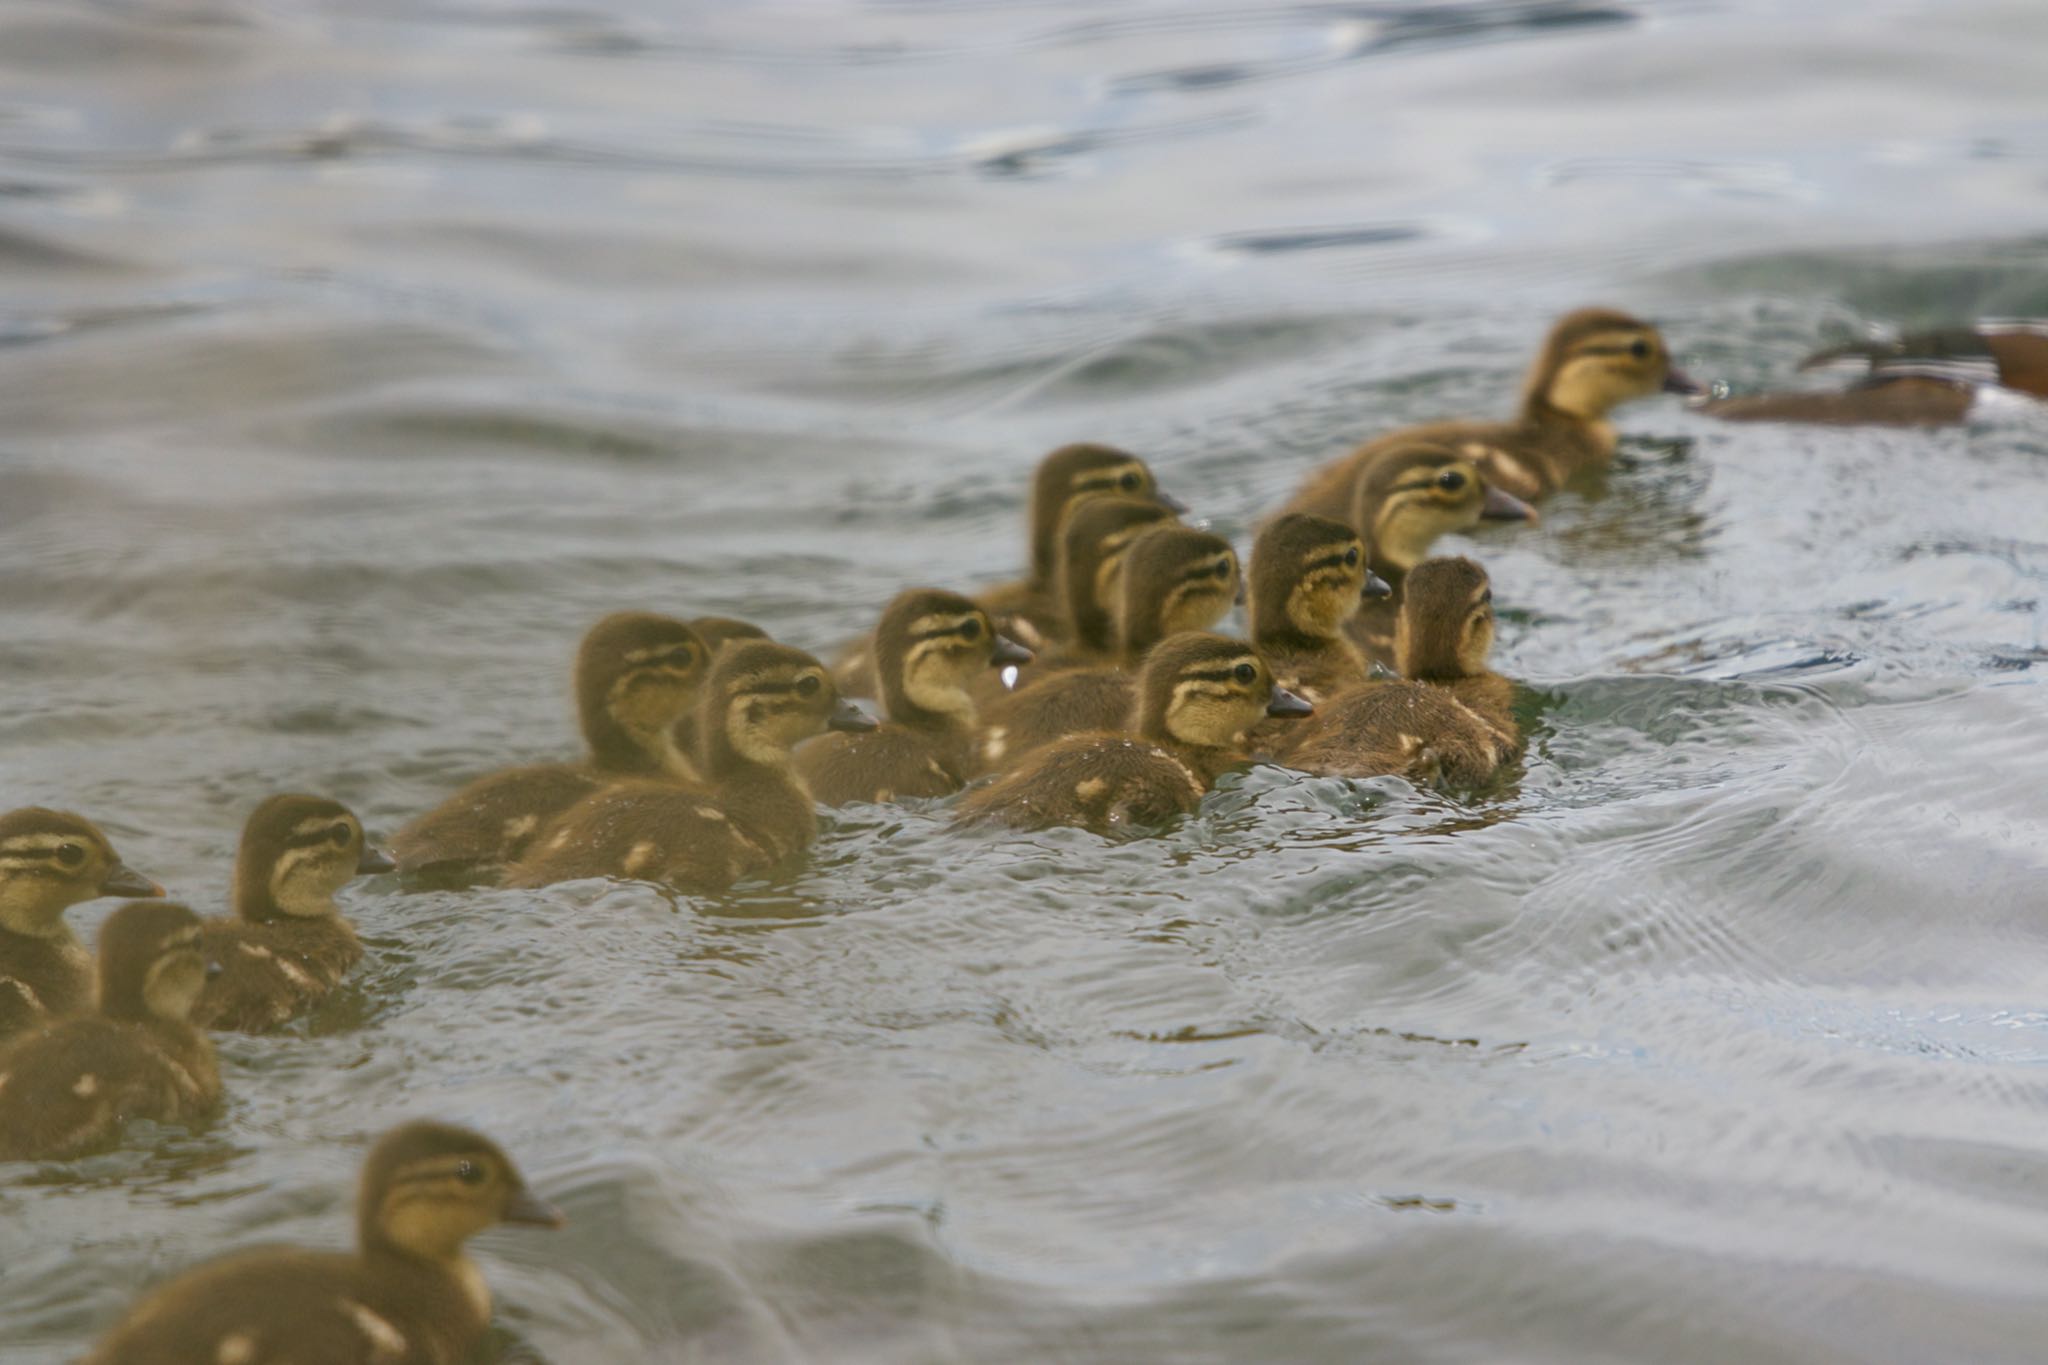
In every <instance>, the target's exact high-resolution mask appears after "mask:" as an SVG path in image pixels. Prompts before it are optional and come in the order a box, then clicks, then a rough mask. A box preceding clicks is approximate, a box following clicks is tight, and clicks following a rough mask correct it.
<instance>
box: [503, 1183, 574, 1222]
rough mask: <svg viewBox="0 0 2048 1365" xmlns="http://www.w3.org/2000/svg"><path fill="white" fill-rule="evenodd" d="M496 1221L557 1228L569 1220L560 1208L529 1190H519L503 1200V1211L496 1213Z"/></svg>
mask: <svg viewBox="0 0 2048 1365" xmlns="http://www.w3.org/2000/svg"><path fill="white" fill-rule="evenodd" d="M498 1221H499V1222H501V1223H523V1224H525V1225H526V1226H527V1227H531V1228H558V1227H562V1226H564V1225H565V1224H567V1223H568V1221H569V1220H568V1219H566V1218H564V1217H563V1216H562V1211H561V1210H560V1209H558V1208H556V1207H555V1206H554V1205H553V1204H550V1203H549V1202H548V1201H547V1200H545V1199H541V1198H539V1197H538V1196H536V1195H535V1194H534V1193H533V1192H532V1191H531V1190H520V1191H519V1192H518V1193H516V1194H514V1195H513V1196H512V1197H511V1198H510V1199H508V1200H506V1201H505V1211H504V1212H503V1213H501V1214H499V1215H498Z"/></svg>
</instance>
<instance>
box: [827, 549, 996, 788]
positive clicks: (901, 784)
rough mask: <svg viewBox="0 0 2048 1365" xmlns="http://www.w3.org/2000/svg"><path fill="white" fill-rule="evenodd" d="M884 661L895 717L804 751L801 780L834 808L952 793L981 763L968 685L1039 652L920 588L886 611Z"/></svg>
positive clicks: (880, 649)
mask: <svg viewBox="0 0 2048 1365" xmlns="http://www.w3.org/2000/svg"><path fill="white" fill-rule="evenodd" d="M875 655H876V660H875V663H876V669H877V671H878V673H879V674H880V676H881V679H882V700H883V705H884V707H885V709H886V710H887V711H888V714H889V719H888V720H887V721H885V722H884V723H883V724H882V725H881V726H880V727H879V728H877V729H874V730H870V731H868V732H866V733H862V734H847V733H839V734H828V735H821V736H819V737H818V738H817V739H814V740H811V741H809V742H808V743H806V744H805V745H804V746H803V747H802V748H800V749H798V750H797V751H796V771H797V774H798V776H799V777H801V778H802V779H803V782H804V785H805V786H807V787H809V788H810V791H811V795H812V796H813V797H814V798H815V799H817V800H819V801H822V802H824V803H825V804H826V805H828V806H843V805H845V804H847V803H848V802H850V801H893V800H896V799H897V798H899V797H921V796H951V795H952V794H953V793H954V792H956V791H959V790H960V788H961V787H963V786H965V785H966V783H967V777H968V774H969V772H970V770H971V763H972V760H973V750H974V729H975V721H974V698H973V695H972V694H971V692H970V691H969V684H971V683H972V682H973V681H974V680H975V679H976V678H978V677H980V676H982V675H985V674H986V673H987V672H988V671H989V669H990V668H992V667H993V668H1002V667H1005V666H1007V665H1010V664H1024V663H1029V662H1030V660H1031V651H1030V650H1028V649H1025V648H1024V647H1023V646H1021V645H1019V644H1017V643H1016V642H1015V641H1012V640H1008V639H1005V638H1004V637H1003V636H1001V635H998V634H996V628H995V624H994V623H993V622H992V621H990V620H989V616H988V613H987V612H985V611H983V610H982V609H981V608H980V607H977V606H976V605H974V603H973V602H971V601H969V600H968V599H967V598H965V597H962V596H961V595H960V594H959V593H955V592H943V591H940V590H939V589H937V588H912V589H911V590H909V591H908V592H903V593H899V594H897V597H896V600H895V601H893V602H891V603H890V604H889V609H888V610H887V611H885V612H883V613H882V623H881V625H879V626H878V627H876V629H875Z"/></svg>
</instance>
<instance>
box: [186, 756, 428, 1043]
mask: <svg viewBox="0 0 2048 1365" xmlns="http://www.w3.org/2000/svg"><path fill="white" fill-rule="evenodd" d="M396 866H397V864H396V863H394V862H392V861H391V859H390V858H389V857H388V856H386V855H385V854H384V853H383V852H382V851H381V850H379V849H376V848H373V847H371V846H370V844H369V842H368V841H367V840H365V839H364V837H363V827H362V824H361V822H359V821H358V820H357V819H356V817H355V816H354V815H353V814H351V813H350V811H349V809H348V808H347V807H346V806H343V805H341V804H340V803H339V802H336V801H329V800H327V799H326V798H324V797H319V796H273V797H271V798H270V799H269V800H267V801H265V802H264V803H263V804H262V805H260V806H258V807H257V808H256V809H255V810H254V811H253V812H251V814H250V816H249V820H248V823H247V824H246V825H244V826H243V827H242V847H241V850H240V852H239V853H238V854H237V856H236V859H235V891H234V911H235V914H234V917H233V918H232V919H210V920H208V921H206V928H205V933H204V936H203V938H202V942H203V943H204V946H205V948H206V952H207V955H208V956H209V957H210V958H211V959H212V960H213V961H214V962H216V963H218V964H219V966H220V971H219V972H218V973H217V974H216V975H215V976H214V977H213V978H212V979H211V980H209V981H208V982H207V983H206V989H205V991H204V992H202V993H201V994H200V997H199V1004H198V1006H197V1008H195V1009H194V1010H193V1012H192V1019H193V1022H194V1023H196V1024H198V1025H199V1026H200V1027H201V1028H215V1029H234V1030H240V1031H242V1032H251V1033H253V1032H260V1031H262V1030H264V1029H272V1028H276V1027H277V1026H278V1025H280V1024H282V1023H284V1022H285V1021H287V1020H289V1019H291V1018H292V1017H293V1016H294V1015H298V1014H302V1013H304V1012H305V1011H307V1010H309V1009H311V1008H312V1007H313V1006H315V1005H317V1004H319V1002H320V1001H321V1000H323V999H325V998H326V997H327V995H328V994H329V993H330V992H332V991H333V990H334V988H335V987H336V986H338V985H340V984H341V979H342V977H343V976H345V975H346V974H347V972H348V970H349V968H351V967H353V966H355V965H356V963H357V962H358V961H359V960H360V959H361V958H362V955H363V947H362V944H361V943H359V942H358V941H357V940H356V933H355V929H354V927H353V926H351V925H350V924H349V922H348V921H347V920H346V919H344V918H342V914H341V911H340V909H339V908H337V907H336V906H335V904H334V894H335V892H337V891H339V890H341V888H342V887H343V886H345V885H346V884H347V883H348V882H350V881H351V880H353V879H354V878H356V877H360V876H366V875H368V874H370V873H373V872H389V871H391V870H393V869H394V868H395V867H396Z"/></svg>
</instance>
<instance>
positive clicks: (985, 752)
mask: <svg viewBox="0 0 2048 1365" xmlns="http://www.w3.org/2000/svg"><path fill="white" fill-rule="evenodd" d="M1239 581H1240V579H1239V573H1238V566H1237V553H1236V552H1235V551H1234V550H1232V549H1231V548H1230V542H1229V541H1227V540H1225V539H1224V538H1223V537H1221V536H1219V535H1213V534H1211V533H1210V532H1208V531H1197V530H1195V529H1194V528H1193V527H1189V526H1153V527H1149V528H1147V529H1146V530H1145V531H1143V532H1142V533H1141V534H1140V535H1139V536H1138V538H1137V539H1136V540H1134V541H1133V542H1131V545H1130V547H1129V549H1127V550H1126V551H1125V552H1124V555H1123V563H1122V569H1121V571H1120V573H1119V575H1118V581H1117V583H1116V585H1115V591H1116V594H1117V599H1116V600H1117V606H1116V623H1117V643H1118V648H1117V653H1116V655H1115V656H1114V657H1113V659H1112V661H1111V662H1109V663H1107V664H1103V665H1099V666H1095V667H1074V668H1068V669H1065V670H1059V671H1054V672H1052V673H1050V674H1048V675H1047V676H1044V677H1041V678H1038V679H1037V680H1036V681H1034V682H1033V683H1031V685H1030V686H1028V687H1020V688H1019V689H1018V690H1017V691H1016V692H1014V693H1012V694H1010V695H1009V696H1007V697H1003V698H1001V699H1000V700H998V701H996V702H994V703H992V704H990V705H989V706H988V707H987V720H986V721H985V722H984V724H983V726H982V734H981V742H980V746H979V755H978V756H979V758H980V761H981V765H982V768H983V770H984V771H987V770H992V769H998V768H1008V767H1014V766H1016V765H1017V764H1018V763H1019V762H1021V761H1023V760H1024V759H1025V758H1026V757H1027V756H1028V755H1030V754H1032V753H1033V752H1035V751H1036V750H1038V749H1039V748H1041V747H1042V746H1044V745H1047V744H1050V743H1052V742H1053V741H1054V740H1056V739H1059V738H1061V737H1062V736H1065V735H1072V734H1080V733H1083V732H1087V731H1093V730H1120V729H1122V728H1123V727H1124V726H1125V725H1126V724H1128V723H1129V720H1130V717H1131V711H1132V708H1133V706H1135V705H1136V703H1137V695H1138V690H1137V673H1136V670H1137V668H1138V666H1139V665H1140V664H1141V663H1142V662H1143V661H1144V659H1145V656H1146V654H1147V652H1148V651H1150V650H1151V649H1152V647H1153V646H1154V645H1156V644H1158V643H1159V641H1161V640H1163V639H1165V638H1167V637H1168V636H1170V635H1176V634H1179V633H1181V632H1182V631H1191V630H1207V629H1208V628H1209V627H1211V626H1213V625H1215V624H1216V623H1217V622H1218V621H1220V620H1222V619H1223V618H1224V616H1226V615H1227V614H1229V611H1230V608H1231V605H1232V604H1233V603H1234V602H1235V601H1236V600H1237V597H1238V591H1239Z"/></svg>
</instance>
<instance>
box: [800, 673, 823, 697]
mask: <svg viewBox="0 0 2048 1365" xmlns="http://www.w3.org/2000/svg"><path fill="white" fill-rule="evenodd" d="M823 686H824V684H823V683H822V682H819V681H818V675H817V674H815V673H806V674H804V676H803V677H801V678H798V679H797V680H796V694H797V695H798V696H799V697H815V696H817V695H818V689H819V688H820V687H823Z"/></svg>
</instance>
